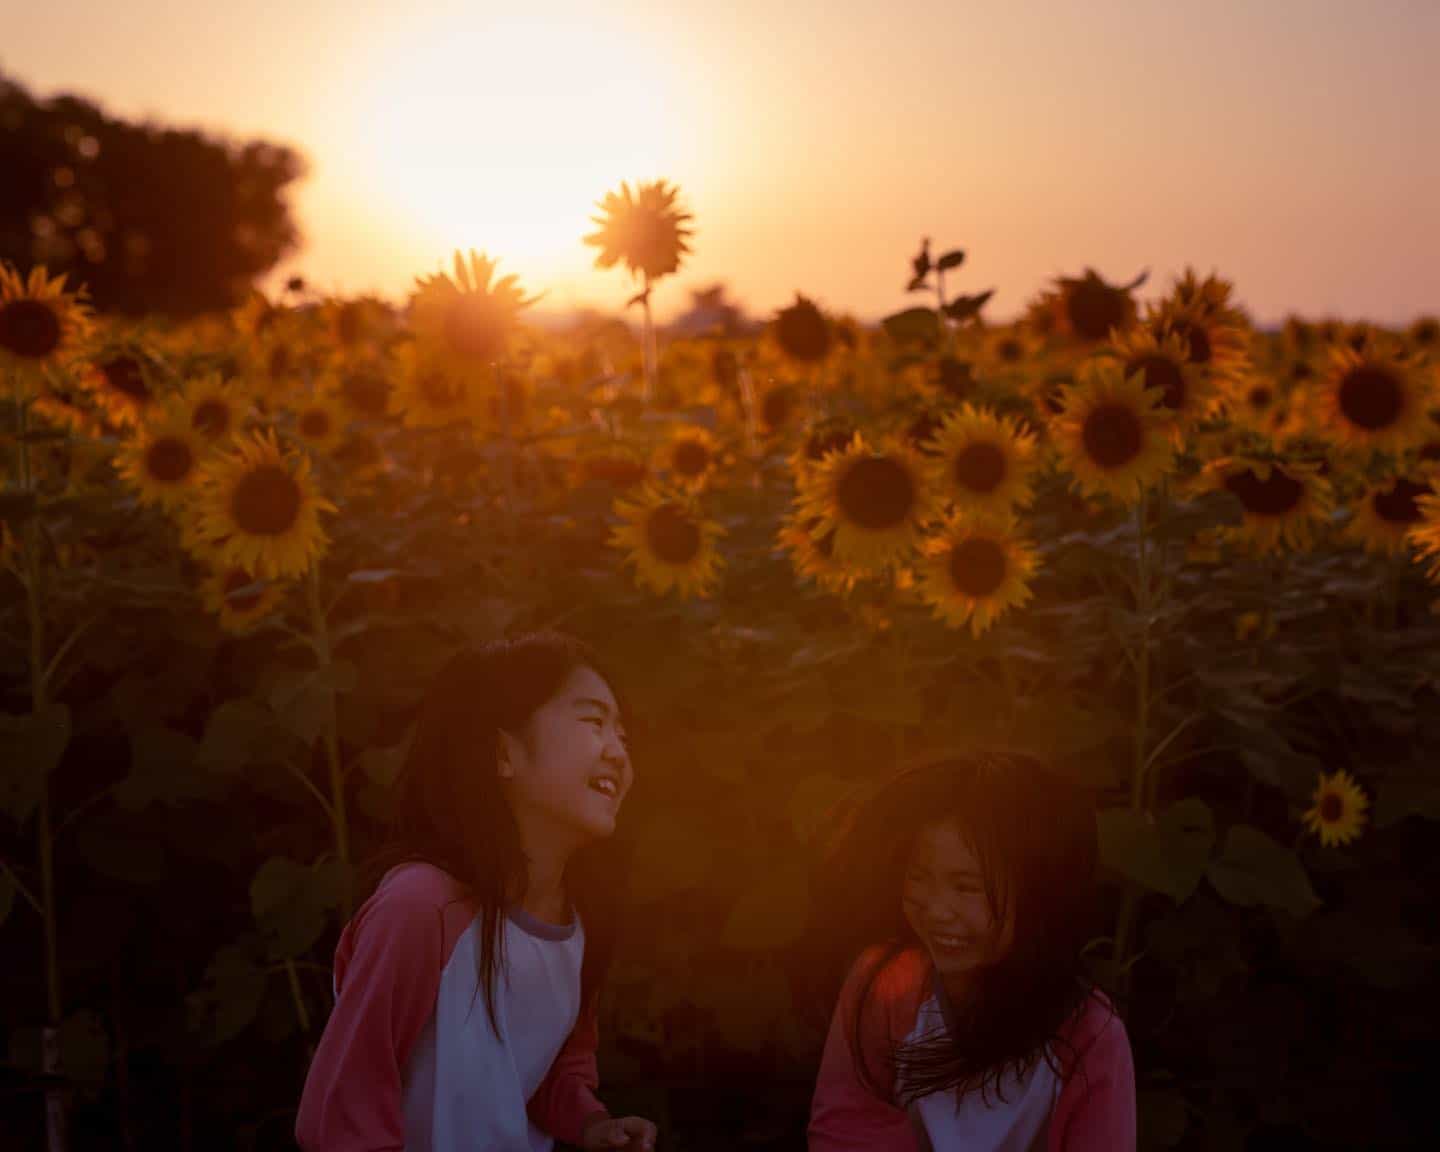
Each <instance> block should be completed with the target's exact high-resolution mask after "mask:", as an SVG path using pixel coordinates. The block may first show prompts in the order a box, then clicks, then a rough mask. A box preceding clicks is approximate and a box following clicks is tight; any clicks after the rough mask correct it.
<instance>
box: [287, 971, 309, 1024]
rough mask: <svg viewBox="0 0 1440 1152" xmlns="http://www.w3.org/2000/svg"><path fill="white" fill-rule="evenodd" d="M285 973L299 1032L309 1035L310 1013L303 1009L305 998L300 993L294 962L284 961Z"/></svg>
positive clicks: (298, 977) (298, 978)
mask: <svg viewBox="0 0 1440 1152" xmlns="http://www.w3.org/2000/svg"><path fill="white" fill-rule="evenodd" d="M285 972H286V975H287V976H289V978H290V997H291V999H292V1000H294V1001H295V1016H296V1018H297V1019H298V1020H299V1021H300V1031H301V1032H305V1033H309V1031H310V1013H309V1012H308V1011H307V1010H306V1008H305V997H304V996H303V995H302V994H301V992H300V975H299V973H297V972H296V971H295V961H294V960H286V961H285Z"/></svg>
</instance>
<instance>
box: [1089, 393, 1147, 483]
mask: <svg viewBox="0 0 1440 1152" xmlns="http://www.w3.org/2000/svg"><path fill="white" fill-rule="evenodd" d="M1081 439H1082V440H1083V442H1084V444H1085V454H1086V455H1087V456H1089V457H1090V459H1091V460H1093V461H1094V462H1095V463H1096V464H1098V465H1099V466H1100V467H1101V468H1124V467H1125V466H1126V465H1127V464H1129V463H1130V462H1131V461H1132V460H1134V459H1135V457H1137V456H1139V455H1140V449H1141V447H1142V446H1143V445H1144V442H1145V429H1144V427H1143V426H1142V425H1141V423H1140V416H1139V414H1138V413H1137V412H1136V411H1135V409H1133V408H1130V407H1128V406H1126V405H1124V404H1101V405H1099V406H1098V407H1096V408H1095V409H1094V410H1093V411H1091V412H1090V414H1089V415H1088V416H1086V417H1085V423H1084V424H1083V425H1082V427H1081Z"/></svg>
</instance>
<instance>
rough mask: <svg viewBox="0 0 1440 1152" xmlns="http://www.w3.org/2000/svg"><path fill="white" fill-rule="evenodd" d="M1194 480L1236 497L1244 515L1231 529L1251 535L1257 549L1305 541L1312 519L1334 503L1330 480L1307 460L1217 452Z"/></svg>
mask: <svg viewBox="0 0 1440 1152" xmlns="http://www.w3.org/2000/svg"><path fill="white" fill-rule="evenodd" d="M1198 485H1199V486H1200V487H1202V488H1204V487H1208V488H1213V489H1215V490H1217V491H1223V492H1229V493H1230V494H1231V495H1232V496H1234V497H1235V498H1236V499H1237V500H1238V501H1240V508H1241V513H1242V516H1243V520H1242V522H1241V525H1240V528H1239V529H1238V530H1237V531H1234V532H1231V533H1230V535H1232V536H1236V537H1239V538H1241V539H1248V540H1250V541H1252V542H1253V543H1254V545H1255V547H1256V548H1257V549H1258V550H1259V551H1261V552H1265V551H1269V550H1270V549H1272V548H1278V547H1281V546H1282V545H1283V546H1288V547H1290V548H1296V549H1299V548H1305V547H1308V546H1309V543H1310V540H1311V537H1312V536H1313V534H1314V531H1315V528H1316V525H1317V524H1318V523H1320V522H1323V521H1324V520H1325V519H1327V518H1328V517H1329V515H1330V510H1331V508H1332V506H1333V499H1332V496H1331V492H1330V485H1329V482H1328V481H1326V480H1325V478H1324V477H1323V476H1321V475H1320V474H1319V468H1318V466H1317V465H1316V464H1313V463H1309V462H1302V461H1295V460H1287V461H1283V462H1281V461H1275V460H1265V459H1261V458H1259V457H1254V456H1226V457H1221V458H1220V459H1218V460H1212V461H1211V462H1210V463H1209V464H1207V465H1206V466H1205V469H1204V471H1203V472H1202V473H1201V474H1200V477H1199V478H1198Z"/></svg>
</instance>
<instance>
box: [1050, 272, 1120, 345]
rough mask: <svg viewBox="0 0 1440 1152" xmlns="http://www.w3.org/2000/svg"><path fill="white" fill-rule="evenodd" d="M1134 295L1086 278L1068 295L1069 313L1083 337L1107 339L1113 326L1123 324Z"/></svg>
mask: <svg viewBox="0 0 1440 1152" xmlns="http://www.w3.org/2000/svg"><path fill="white" fill-rule="evenodd" d="M1129 302H1130V298H1129V297H1128V296H1127V295H1126V294H1125V293H1124V292H1121V291H1120V290H1119V289H1118V288H1111V287H1110V286H1109V285H1108V284H1104V283H1101V282H1099V281H1094V280H1082V281H1080V282H1079V283H1078V284H1076V285H1074V286H1073V287H1072V288H1071V289H1070V291H1069V292H1067V293H1066V295H1065V316H1066V318H1067V319H1068V320H1069V321H1070V327H1071V329H1072V330H1073V331H1074V333H1075V335H1077V336H1079V337H1080V339H1082V340H1090V341H1095V340H1104V339H1106V338H1107V337H1108V336H1109V335H1110V329H1111V328H1123V327H1124V326H1125V319H1126V306H1127V305H1128V304H1129Z"/></svg>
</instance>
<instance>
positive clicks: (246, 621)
mask: <svg viewBox="0 0 1440 1152" xmlns="http://www.w3.org/2000/svg"><path fill="white" fill-rule="evenodd" d="M200 596H201V600H202V602H203V603H204V605H205V607H206V609H207V610H208V611H210V612H211V613H212V614H214V616H215V617H216V618H217V620H218V622H219V624H220V627H221V629H222V630H223V631H225V632H228V633H230V634H231V635H232V636H245V635H247V634H249V633H250V632H253V631H254V630H255V628H256V627H257V626H258V625H259V624H261V623H262V622H263V621H264V620H265V619H266V618H267V617H269V616H271V615H272V614H273V613H274V612H275V610H276V609H277V608H278V607H279V606H280V604H281V602H282V601H283V600H284V599H285V585H284V584H282V583H280V582H279V581H276V580H262V579H258V578H257V577H255V576H253V575H251V574H250V573H249V572H248V571H246V570H245V569H244V568H238V567H229V568H220V569H216V570H214V571H212V572H210V573H209V574H208V575H207V576H206V577H205V579H204V580H203V581H202V582H201V584H200Z"/></svg>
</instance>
